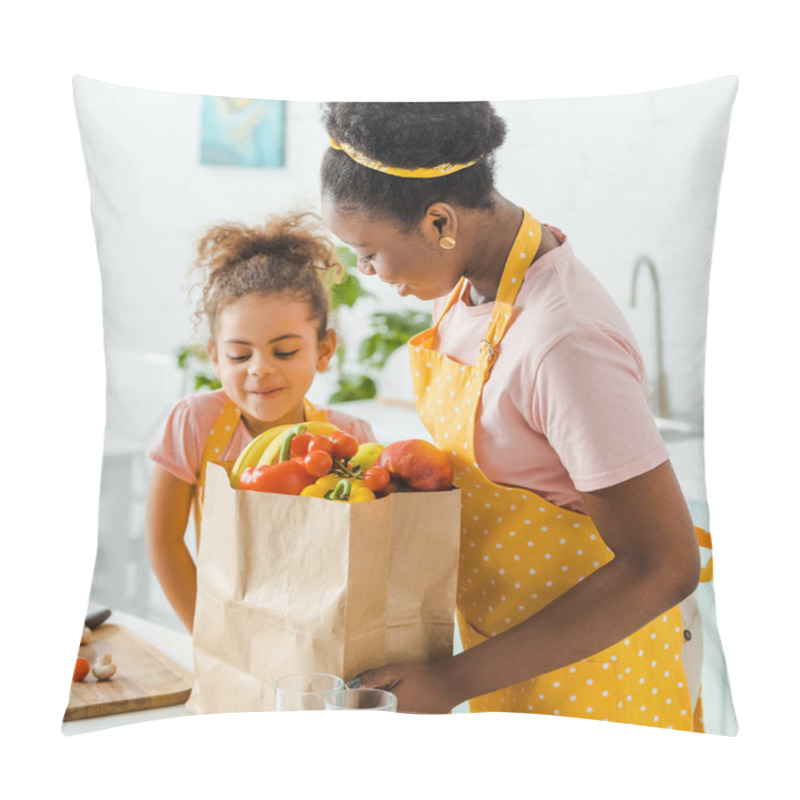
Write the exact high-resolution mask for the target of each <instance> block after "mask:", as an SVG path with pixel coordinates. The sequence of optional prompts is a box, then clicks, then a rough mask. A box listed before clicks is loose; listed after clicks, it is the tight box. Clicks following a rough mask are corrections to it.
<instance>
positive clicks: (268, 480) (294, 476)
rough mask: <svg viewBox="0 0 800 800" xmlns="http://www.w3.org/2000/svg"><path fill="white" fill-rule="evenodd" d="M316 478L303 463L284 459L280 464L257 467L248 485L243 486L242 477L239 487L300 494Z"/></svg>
mask: <svg viewBox="0 0 800 800" xmlns="http://www.w3.org/2000/svg"><path fill="white" fill-rule="evenodd" d="M246 471H247V470H245V472H246ZM242 475H244V473H242ZM314 480H315V478H314V476H313V475H309V474H308V472H306V469H305V467H304V466H303V464H301V463H300V462H299V461H295V460H293V459H290V460H289V461H282V462H281V463H280V464H264V465H263V466H261V467H256V468H255V469H254V470H253V473H252V477H251V478H250V480H249V482H248V485H245V486H242V482H241V479H240V480H239V487H240V488H242V489H251V490H253V491H256V492H273V493H275V494H300V492H302V491H303V489H305V488H306V486H310V485H311V484H312V483H314Z"/></svg>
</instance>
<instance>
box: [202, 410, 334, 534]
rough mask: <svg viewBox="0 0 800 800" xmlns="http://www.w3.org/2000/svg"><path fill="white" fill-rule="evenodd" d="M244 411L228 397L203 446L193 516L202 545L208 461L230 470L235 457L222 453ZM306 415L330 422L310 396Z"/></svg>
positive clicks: (314, 419) (309, 420) (311, 420)
mask: <svg viewBox="0 0 800 800" xmlns="http://www.w3.org/2000/svg"><path fill="white" fill-rule="evenodd" d="M241 417H242V412H241V410H240V409H239V407H238V406H237V405H236V403H234V402H233V400H231V399H230V398H228V399H227V400H226V401H225V404H224V405H223V406H222V411H220V413H219V416H218V417H217V420H216V422H215V423H214V427H213V428H212V429H211V430H210V431H209V433H208V436H206V441H205V445H204V447H203V456H202V458H201V460H200V475H199V476H198V478H197V489H196V491H195V493H194V498H193V500H192V516H193V517H194V529H195V541H196V544H197V546H198V547H199V546H200V527H201V524H202V521H203V498H204V496H205V487H206V465H207V464H208V463H209V462H211V463H213V464H220V465H221V466H223V467H225V468H226V469H227V470H228V471H229V472H230V469H231V467H232V466H233V465H234V463H235V461H222V460H220V459H221V456H222V454H223V453H224V452H225V448H226V447H227V446H228V442H230V440H231V438H232V437H233V432H234V430H235V429H236V426H237V425H238V424H239V420H240V419H241ZM303 419H304V420H305V421H306V422H317V421H319V422H327V421H328V413H327V412H326V411H325V410H324V409H319V408H317V407H316V406H315V405H314V404H313V403H312V402H311V401H310V400H307V399H305V398H303Z"/></svg>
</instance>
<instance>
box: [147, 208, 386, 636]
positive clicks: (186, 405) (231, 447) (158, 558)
mask: <svg viewBox="0 0 800 800" xmlns="http://www.w3.org/2000/svg"><path fill="white" fill-rule="evenodd" d="M196 269H197V270H198V272H199V273H200V275H201V278H202V286H203V291H202V298H201V300H200V302H199V305H198V308H197V310H196V312H195V319H196V320H197V321H201V320H203V321H205V322H206V323H207V325H208V332H209V340H208V353H209V355H210V357H211V360H212V362H213V364H214V369H215V370H216V373H217V376H218V377H219V380H220V382H221V383H222V389H220V390H218V391H213V392H202V393H199V394H193V395H189V396H188V397H185V398H183V399H182V400H181V401H180V402H179V403H178V404H177V405H176V406H175V408H174V409H173V410H172V412H171V413H170V415H169V417H168V419H167V420H166V423H165V425H164V427H163V429H162V431H161V434H160V437H159V439H158V441H157V442H156V443H155V444H154V445H153V446H152V447H151V448H150V449H149V450H148V455H149V456H150V458H152V459H153V461H154V462H155V466H154V468H153V474H152V478H151V481H150V488H149V493H148V499H147V517H146V541H147V553H148V557H149V559H150V563H151V564H152V567H153V570H154V571H155V573H156V575H157V577H158V579H159V581H160V583H161V586H162V588H163V589H164V593H165V595H166V596H167V599H168V600H169V602H170V603H171V604H172V607H173V608H174V609H175V612H176V613H177V615H178V617H179V618H180V619H181V621H182V622H183V624H184V625H185V626H186V627H187V628H188V629H189V631H191V630H192V623H193V620H194V608H195V596H196V593H197V574H196V568H195V564H194V561H193V560H192V557H191V554H190V553H189V550H188V548H187V546H186V543H185V540H184V535H185V533H186V525H187V522H188V518H189V513H190V509H191V507H192V505H193V504H194V517H195V523H196V525H197V535H198V542H199V530H200V529H199V520H200V511H201V505H202V489H203V482H204V477H205V466H206V463H207V462H208V461H230V460H235V459H236V458H237V456H238V455H239V454H240V453H241V452H242V450H243V449H244V448H245V447H246V445H247V444H248V443H249V442H251V441H252V440H253V438H254V437H256V436H258V434H260V433H262V432H263V431H265V430H267V429H268V428H271V427H273V426H275V425H283V424H288V423H296V422H304V421H309V420H326V419H327V420H328V421H330V422H332V423H333V424H334V425H336V426H337V427H339V428H341V429H343V430H345V431H347V432H348V433H351V434H352V435H353V436H355V437H356V438H357V439H358V440H359V442H369V441H374V438H375V437H374V434H373V432H372V429H371V428H370V426H369V425H368V424H367V423H366V422H364V421H363V420H359V419H356V418H355V417H352V416H350V415H348V414H344V413H342V412H340V411H333V410H330V411H326V410H325V409H319V408H315V407H314V406H313V405H312V404H311V403H310V402H309V401H308V400H307V399H306V397H305V395H306V392H307V391H308V389H309V387H310V386H311V383H312V381H313V380H314V375H315V373H316V372H318V371H319V372H322V371H324V370H325V369H327V367H328V364H329V362H330V360H331V358H333V356H334V354H335V352H336V333H335V331H333V330H332V329H329V328H328V298H327V294H326V291H325V287H324V285H323V283H322V281H321V279H320V276H319V274H318V273H320V272H321V271H324V270H329V269H334V270H339V269H341V265H340V264H339V262H338V259H337V258H336V253H335V250H334V248H333V245H332V244H331V243H330V242H329V241H328V240H327V239H326V238H324V237H322V236H321V235H320V233H319V231H318V230H317V229H316V228H315V226H314V224H313V221H312V217H311V215H308V214H301V215H298V216H293V217H276V218H272V219H270V220H269V221H268V222H267V223H266V224H265V225H264V226H263V227H260V228H247V227H244V226H242V225H232V224H231V225H221V226H218V227H215V228H212V229H211V230H209V231H208V233H207V234H206V235H205V237H204V238H203V239H202V241H201V242H200V245H199V257H198V259H197V263H196Z"/></svg>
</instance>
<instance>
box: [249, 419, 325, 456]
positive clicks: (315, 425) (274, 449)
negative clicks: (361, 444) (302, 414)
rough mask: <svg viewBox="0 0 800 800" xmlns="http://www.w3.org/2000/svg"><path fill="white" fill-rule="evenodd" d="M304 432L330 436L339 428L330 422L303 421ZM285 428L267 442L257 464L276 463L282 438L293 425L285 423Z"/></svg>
mask: <svg viewBox="0 0 800 800" xmlns="http://www.w3.org/2000/svg"><path fill="white" fill-rule="evenodd" d="M303 424H304V425H305V429H306V433H310V434H312V436H330V434H332V433H335V432H336V431H338V430H339V428H337V427H336V426H335V425H333V424H332V423H330V422H319V421H318V422H305V423H303ZM286 427H287V430H285V431H281V432H280V433H279V434H278V436H276V437H275V438H274V439H272V441H271V442H270V443H269V445H268V446H267V448H266V449H265V450H263V451H262V454H261V458H260V459H259V460H258V466H263V465H264V464H277V463H278V458H279V457H280V454H281V447H282V446H283V440H284V439H285V438H286V436H287V435H288V433H289V430H288V429H290V428H294V427H295V426H294V425H287V426H286Z"/></svg>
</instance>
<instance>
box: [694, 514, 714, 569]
mask: <svg viewBox="0 0 800 800" xmlns="http://www.w3.org/2000/svg"><path fill="white" fill-rule="evenodd" d="M694 532H695V535H696V536H697V544H698V545H699V546H700V547H704V548H705V549H706V550H711V534H710V533H709V532H708V531H704V530H703V529H702V528H698V527H697V526H696V525H695V528H694ZM713 577H714V556H713V555H712V556H711V558H709V559H708V563H706V565H705V566H704V567H702V568H701V570H700V583H708V582H709V581H711V580H712V578H713Z"/></svg>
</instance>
